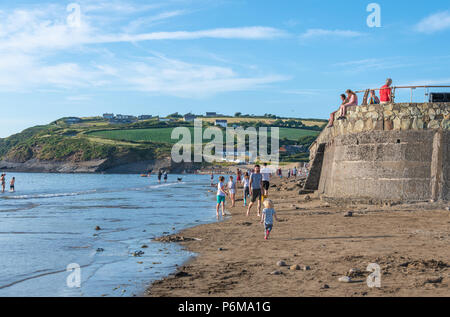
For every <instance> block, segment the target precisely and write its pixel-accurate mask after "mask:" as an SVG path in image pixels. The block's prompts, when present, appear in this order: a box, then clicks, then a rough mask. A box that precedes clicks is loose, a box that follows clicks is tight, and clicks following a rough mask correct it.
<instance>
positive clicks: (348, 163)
mask: <svg viewBox="0 0 450 317" xmlns="http://www.w3.org/2000/svg"><path fill="white" fill-rule="evenodd" d="M310 163H311V170H310V175H309V177H308V179H307V181H306V185H305V189H306V190H315V191H318V193H319V194H320V195H321V196H322V197H323V198H325V199H333V200H372V201H374V200H375V201H398V200H400V201H423V200H447V201H449V200H450V189H449V183H450V104H449V103H423V104H417V103H403V104H388V105H368V106H356V107H352V109H350V111H349V113H348V114H347V119H346V120H339V121H336V123H335V124H334V127H332V128H326V129H325V130H324V131H323V132H322V133H321V134H320V136H319V137H318V139H317V140H316V142H315V143H314V144H313V145H312V146H311V157H310Z"/></svg>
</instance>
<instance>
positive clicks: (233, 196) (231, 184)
mask: <svg viewBox="0 0 450 317" xmlns="http://www.w3.org/2000/svg"><path fill="white" fill-rule="evenodd" d="M228 191H229V193H230V199H231V207H234V206H235V203H236V182H235V181H234V180H233V176H230V181H229V182H228Z"/></svg>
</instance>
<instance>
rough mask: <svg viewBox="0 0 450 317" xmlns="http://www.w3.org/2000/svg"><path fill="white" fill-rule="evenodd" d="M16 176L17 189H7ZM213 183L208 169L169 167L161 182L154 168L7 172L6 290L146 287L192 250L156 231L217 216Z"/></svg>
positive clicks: (0, 275)
mask: <svg viewBox="0 0 450 317" xmlns="http://www.w3.org/2000/svg"><path fill="white" fill-rule="evenodd" d="M12 176H15V177H16V192H15V193H10V192H8V190H9V180H10V179H11V177H12ZM177 178H182V180H181V181H178V179H177ZM208 189H210V178H209V176H208V175H169V178H168V181H167V183H165V182H164V180H162V182H161V184H159V183H158V180H157V177H156V176H154V175H153V176H151V177H150V178H147V177H140V176H139V175H99V174H30V173H8V174H7V187H6V190H7V192H5V193H3V194H1V193H0V296H134V295H141V294H143V291H144V290H145V288H146V287H147V286H149V284H150V282H152V281H154V280H156V279H160V278H162V277H164V276H167V275H168V274H170V273H172V272H174V271H175V270H176V266H177V265H180V264H182V263H183V262H185V261H186V260H188V259H189V258H190V257H191V256H192V255H193V254H191V253H190V252H188V251H186V250H183V249H182V248H181V247H180V246H179V245H177V244H164V243H157V242H154V241H152V238H155V237H158V236H161V235H164V234H173V233H176V232H177V231H179V230H181V229H184V228H187V227H192V226H195V225H199V224H202V223H208V222H212V221H215V208H214V207H215V206H214V198H213V193H211V191H210V190H208ZM97 226H99V227H100V228H101V230H95V229H96V227H97ZM145 245H146V246H148V248H145V247H144V248H143V246H145ZM135 251H143V252H144V254H142V255H141V256H133V252H135ZM70 265H72V266H71V267H75V268H76V267H80V269H79V270H78V269H75V270H72V269H70V270H68V266H69V267H70ZM73 274H79V275H77V276H75V275H73ZM77 277H79V278H80V279H79V281H80V282H81V283H77ZM78 286H80V287H78Z"/></svg>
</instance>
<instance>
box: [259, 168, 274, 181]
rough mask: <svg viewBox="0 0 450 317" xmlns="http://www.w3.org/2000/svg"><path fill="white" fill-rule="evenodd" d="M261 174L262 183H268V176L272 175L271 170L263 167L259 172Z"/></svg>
mask: <svg viewBox="0 0 450 317" xmlns="http://www.w3.org/2000/svg"><path fill="white" fill-rule="evenodd" d="M261 174H262V180H263V182H268V181H270V176H271V175H272V170H271V169H270V168H268V167H264V168H263V169H262V170H261Z"/></svg>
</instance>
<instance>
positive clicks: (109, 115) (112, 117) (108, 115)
mask: <svg viewBox="0 0 450 317" xmlns="http://www.w3.org/2000/svg"><path fill="white" fill-rule="evenodd" d="M103 118H104V119H107V120H111V119H114V113H104V114H103Z"/></svg>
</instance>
